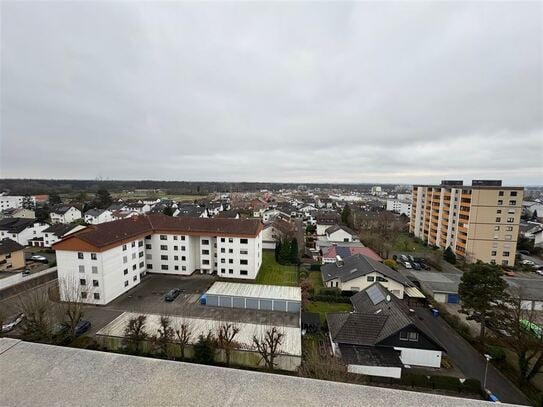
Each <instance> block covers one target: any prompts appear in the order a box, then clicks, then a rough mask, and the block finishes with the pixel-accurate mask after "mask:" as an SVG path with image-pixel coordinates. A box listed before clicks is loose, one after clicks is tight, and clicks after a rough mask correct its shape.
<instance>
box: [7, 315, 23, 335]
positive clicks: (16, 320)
mask: <svg viewBox="0 0 543 407" xmlns="http://www.w3.org/2000/svg"><path fill="white" fill-rule="evenodd" d="M24 317H25V314H23V313H22V312H21V313H20V314H17V315H16V316H15V318H13V319H12V320H11V321H7V322H6V323H4V324H2V332H9V331H11V330H12V329H13V328H15V327H16V326H17V325H19V324H20V323H21V321H22V320H23V319H24Z"/></svg>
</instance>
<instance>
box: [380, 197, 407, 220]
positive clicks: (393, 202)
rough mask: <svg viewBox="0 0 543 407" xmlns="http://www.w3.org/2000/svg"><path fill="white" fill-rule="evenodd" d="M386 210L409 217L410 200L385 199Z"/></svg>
mask: <svg viewBox="0 0 543 407" xmlns="http://www.w3.org/2000/svg"><path fill="white" fill-rule="evenodd" d="M386 208H387V211H391V212H395V213H399V214H400V215H406V216H409V217H411V202H409V201H405V200H400V199H387V207H386Z"/></svg>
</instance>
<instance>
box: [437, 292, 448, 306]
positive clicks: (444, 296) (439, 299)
mask: <svg viewBox="0 0 543 407" xmlns="http://www.w3.org/2000/svg"><path fill="white" fill-rule="evenodd" d="M434 300H436V302H439V303H442V304H445V303H446V302H447V294H443V293H435V294H434Z"/></svg>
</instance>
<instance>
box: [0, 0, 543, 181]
mask: <svg viewBox="0 0 543 407" xmlns="http://www.w3.org/2000/svg"><path fill="white" fill-rule="evenodd" d="M542 4H543V3H541V2H529V3H520V2H516V1H515V2H511V3H508V2H469V3H462V2H459V1H454V2H450V3H444V2H439V3H431V2H416V3H415V2H413V3H409V2H401V3H392V2H379V3H362V2H361V3H345V2H342V3H309V2H305V3H285V2H281V3H275V4H274V3H235V2H229V3H176V2H168V3H154V2H148V3H130V2H97V3H92V2H63V3H54V2H39V3H31V2H7V1H2V2H1V3H0V7H1V33H0V34H1V35H0V42H1V53H0V57H1V83H0V85H1V88H0V96H1V117H0V119H1V122H0V137H1V143H0V149H1V150H0V177H9V178H20V177H35V178H85V179H89V178H90V179H93V178H96V177H102V178H104V179H157V180H192V181H198V180H201V181H286V182H360V183H362V182H376V183H377V182H383V183H384V182H392V183H414V182H438V181H440V180H441V179H443V178H452V179H465V180H471V179H472V178H500V179H503V180H504V182H505V183H506V184H524V185H527V184H543V96H542V95H543V79H542V78H543V76H542V72H543V66H542V59H543V57H542V48H543V43H542V41H543V28H542V16H543V10H542V7H543V6H542Z"/></svg>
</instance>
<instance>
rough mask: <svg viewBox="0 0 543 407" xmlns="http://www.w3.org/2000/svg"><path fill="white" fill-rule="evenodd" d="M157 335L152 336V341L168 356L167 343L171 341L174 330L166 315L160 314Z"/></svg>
mask: <svg viewBox="0 0 543 407" xmlns="http://www.w3.org/2000/svg"><path fill="white" fill-rule="evenodd" d="M157 333H158V335H155V336H153V343H155V345H156V346H157V347H158V348H159V350H160V352H161V353H162V354H163V355H164V356H166V357H167V358H169V357H170V352H169V348H168V345H169V344H170V343H172V342H173V338H174V334H175V332H174V330H173V328H172V326H171V320H170V318H168V317H167V316H164V315H161V316H160V327H159V328H158V330H157Z"/></svg>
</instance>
